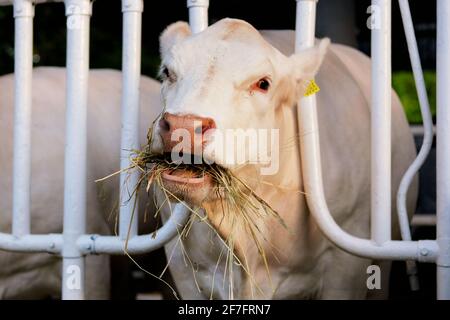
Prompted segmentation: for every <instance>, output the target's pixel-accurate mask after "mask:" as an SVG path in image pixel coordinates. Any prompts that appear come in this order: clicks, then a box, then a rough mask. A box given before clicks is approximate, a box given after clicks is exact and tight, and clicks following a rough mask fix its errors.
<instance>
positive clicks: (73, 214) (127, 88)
mask: <svg viewBox="0 0 450 320" xmlns="http://www.w3.org/2000/svg"><path fill="white" fill-rule="evenodd" d="M316 2H317V0H297V21H296V50H297V51H299V50H303V49H305V48H308V47H311V46H313V44H314V29H315V8H316ZM14 4H15V9H14V15H15V18H16V44H15V46H16V50H15V52H16V53H15V59H16V61H15V69H16V88H15V97H16V100H15V120H14V124H15V129H14V130H15V144H14V166H15V168H17V166H18V165H20V166H22V165H23V166H29V164H30V119H31V67H32V64H31V62H30V61H32V11H31V10H32V3H31V0H16V1H15V2H14ZM65 4H66V15H67V27H68V32H67V33H68V36H67V115H66V117H67V129H66V130H67V132H66V139H67V143H66V159H65V190H64V230H63V234H48V235H30V234H29V224H30V223H29V211H30V209H29V179H30V173H29V172H23V171H22V173H18V171H19V170H17V169H14V170H15V173H14V180H15V182H14V183H15V187H14V188H17V189H21V190H22V188H23V190H25V192H24V193H22V194H21V195H20V196H19V195H15V197H16V198H15V199H14V205H13V233H12V234H4V233H0V248H1V249H3V250H10V251H19V252H49V253H55V254H61V255H62V257H63V292H62V293H63V299H83V298H84V256H85V255H86V254H99V253H107V254H116V253H123V252H124V251H126V252H128V253H130V254H133V253H144V252H148V251H151V250H155V249H157V248H159V247H161V246H163V245H164V244H165V243H167V242H168V241H170V240H171V239H172V238H173V237H174V236H176V235H177V234H178V230H179V227H182V226H183V225H184V224H185V223H186V222H187V220H188V218H189V216H190V213H189V212H188V210H186V209H184V208H183V207H182V205H177V206H176V207H175V210H174V212H173V214H172V215H171V217H170V218H169V220H168V221H167V222H166V223H165V224H164V226H163V227H161V228H160V229H159V230H158V231H157V232H156V233H154V234H153V236H154V237H152V236H149V235H145V236H137V235H136V232H135V231H134V228H136V227H134V226H133V227H131V228H132V230H133V231H132V232H133V235H134V236H133V237H131V238H130V239H129V240H128V241H127V240H125V239H124V237H123V235H124V231H122V234H121V236H120V237H110V236H98V235H86V234H85V224H86V222H85V219H86V144H87V135H86V129H87V128H86V125H87V123H86V115H87V109H86V108H87V89H88V86H87V84H88V70H89V62H88V55H89V20H90V15H91V12H92V11H91V10H92V7H91V2H90V0H66V1H65ZM208 4H209V1H207V0H188V1H187V5H188V8H189V17H190V25H191V30H192V32H193V33H198V32H201V31H202V30H203V29H204V28H206V26H207V8H208ZM373 4H374V5H378V6H379V8H380V9H381V10H380V16H381V19H382V22H381V24H380V26H381V29H380V30H372V35H373V38H372V56H373V57H372V58H373V69H374V70H373V72H372V77H373V81H372V82H373V84H372V85H373V88H372V89H373V92H374V93H375V94H374V95H373V96H376V97H373V102H372V103H373V106H372V154H373V157H372V164H373V162H378V163H377V164H373V166H372V183H373V185H372V199H373V201H372V206H371V207H372V208H371V211H372V224H373V227H372V230H371V233H372V239H361V238H357V237H354V236H352V235H350V234H348V233H347V232H345V231H343V230H342V229H341V228H340V227H339V226H338V225H337V224H336V222H335V221H334V219H333V218H332V216H331V214H330V212H329V209H328V207H327V204H326V200H325V196H324V190H323V182H322V171H321V161H320V146H319V127H318V121H317V112H316V101H315V97H314V96H310V97H304V98H302V99H301V100H300V101H299V106H298V111H299V112H298V113H299V117H298V122H299V128H300V137H301V139H300V140H301V141H300V147H301V150H302V152H301V157H302V166H303V167H302V174H303V179H304V183H305V191H306V194H307V202H308V206H309V208H310V210H311V214H312V215H313V216H314V218H315V220H316V222H317V224H318V226H319V228H320V229H321V230H322V232H323V233H324V235H325V236H326V237H327V238H328V239H329V240H330V241H331V242H333V243H334V244H335V245H337V246H338V247H340V248H341V249H343V250H345V251H347V252H349V253H351V254H355V255H358V256H361V257H367V258H373V259H390V260H418V261H421V262H435V263H436V264H437V279H438V292H437V295H438V298H439V299H450V285H449V284H450V209H449V208H450V168H449V167H448V164H449V163H450V138H449V136H450V106H449V104H450V91H449V90H447V88H448V85H449V84H450V32H449V30H450V20H449V19H448V17H450V2H448V1H447V0H438V10H437V16H438V19H437V21H438V24H437V29H438V35H437V78H438V88H437V92H438V94H437V102H438V117H437V119H438V123H437V137H438V139H437V144H438V147H437V150H438V151H437V152H438V154H437V170H438V175H437V176H438V179H437V191H438V197H437V205H438V210H437V211H438V212H437V220H438V222H437V240H420V241H392V240H391V235H390V218H391V217H390V214H391V213H390V212H391V210H390V209H391V208H390V205H391V204H390V194H391V193H390V166H391V163H390V149H391V145H390V128H391V117H390V90H391V89H390V85H389V84H390V43H389V41H390V14H391V11H390V1H389V0H373ZM16 8H17V9H20V8H24V11H23V9H21V10H16ZM123 12H124V53H123V60H124V61H123V68H124V71H123V72H124V75H123V84H124V89H123V94H124V95H128V94H129V96H127V97H124V98H123V100H122V110H123V114H124V117H125V119H124V120H123V121H124V123H126V126H127V130H128V129H129V132H128V133H126V132H123V133H122V146H131V145H133V143H136V136H137V135H136V131H135V129H136V127H132V125H133V124H135V123H136V114H137V112H138V111H136V109H137V110H138V105H139V96H138V91H136V90H137V88H138V87H139V73H140V71H139V63H137V62H136V61H131V62H130V61H129V60H133V59H140V53H139V52H140V30H139V29H140V17H141V12H142V9H141V1H133V0H128V1H126V0H124V1H123ZM19 35H22V36H23V37H19ZM129 57H132V59H129ZM412 59H414V58H413V57H412ZM20 80H21V81H20ZM19 83H20V85H19ZM126 110H127V111H126ZM129 110H131V112H129ZM374 118H377V119H374ZM20 126H21V128H20ZM304 132H308V134H302V133H304ZM439 137H441V138H439ZM377 151H381V153H384V155H378V154H377V153H376V152H377ZM374 153H375V155H374ZM386 154H388V155H389V156H387V155H386ZM374 160H375V161H374ZM16 171H17V172H16ZM27 181H28V183H26V182H27ZM14 190H16V189H14ZM27 193H28V194H27ZM16 202H17V203H16ZM127 210H128V209H127ZM127 210H125V209H124V216H123V217H121V223H122V225H123V226H125V224H126V223H128V225H129V223H130V219H131V217H130V215H129V211H127ZM123 228H124V227H123ZM127 235H128V231H127ZM126 245H127V248H125V246H126ZM74 276H79V279H78V280H80V281H78V282H77V281H75V282H73V277H74ZM75 284H78V286H74V285H75Z"/></svg>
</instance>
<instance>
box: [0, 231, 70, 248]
mask: <svg viewBox="0 0 450 320" xmlns="http://www.w3.org/2000/svg"><path fill="white" fill-rule="evenodd" d="M61 248H62V235H61V234H45V235H40V234H39V235H37V234H34V235H30V234H29V235H24V236H22V237H16V236H14V235H11V234H5V233H0V249H2V250H6V251H14V252H48V253H60V252H61Z"/></svg>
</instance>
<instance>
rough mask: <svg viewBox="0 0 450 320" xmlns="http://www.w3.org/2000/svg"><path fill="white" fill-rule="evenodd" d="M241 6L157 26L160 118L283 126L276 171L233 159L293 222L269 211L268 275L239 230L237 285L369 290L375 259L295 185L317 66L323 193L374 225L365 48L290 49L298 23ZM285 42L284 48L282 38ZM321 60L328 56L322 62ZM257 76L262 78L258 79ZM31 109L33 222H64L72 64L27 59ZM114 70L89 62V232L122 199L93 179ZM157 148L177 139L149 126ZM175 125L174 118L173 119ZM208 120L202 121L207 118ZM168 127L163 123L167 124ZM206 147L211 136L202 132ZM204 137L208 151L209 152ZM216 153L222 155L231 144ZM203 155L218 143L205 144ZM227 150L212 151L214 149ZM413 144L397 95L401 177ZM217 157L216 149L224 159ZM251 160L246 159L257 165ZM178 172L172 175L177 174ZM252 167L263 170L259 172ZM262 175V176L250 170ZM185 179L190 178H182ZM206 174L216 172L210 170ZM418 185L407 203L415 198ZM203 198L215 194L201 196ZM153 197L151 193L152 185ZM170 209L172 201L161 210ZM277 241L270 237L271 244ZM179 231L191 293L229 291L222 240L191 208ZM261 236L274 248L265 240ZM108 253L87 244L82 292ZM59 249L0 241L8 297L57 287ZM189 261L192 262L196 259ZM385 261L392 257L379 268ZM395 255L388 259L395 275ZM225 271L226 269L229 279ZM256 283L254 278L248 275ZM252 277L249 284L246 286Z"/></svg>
mask: <svg viewBox="0 0 450 320" xmlns="http://www.w3.org/2000/svg"><path fill="white" fill-rule="evenodd" d="M262 34H263V36H264V37H265V40H264V38H263V37H261V36H260V34H259V33H258V32H257V31H256V30H255V29H254V28H253V27H251V26H250V25H248V24H247V23H245V22H243V21H239V20H229V19H226V20H223V21H220V22H218V23H217V24H215V25H213V26H211V27H210V28H208V29H207V30H206V31H204V32H202V33H201V34H198V35H196V36H191V35H190V32H189V28H188V26H187V24H185V23H177V24H174V25H172V26H170V27H169V28H168V29H167V30H166V31H165V32H164V33H163V35H162V37H161V51H162V58H163V62H164V65H165V66H166V69H164V68H163V73H165V74H166V78H167V79H166V80H165V81H164V85H163V102H164V106H165V111H166V113H165V117H164V119H163V120H164V121H160V123H161V125H162V126H163V127H165V128H166V129H167V127H166V126H167V125H169V126H172V127H174V128H185V129H188V131H190V132H192V133H193V134H194V132H195V128H193V127H192V125H191V121H190V120H200V122H201V124H202V127H205V128H206V129H213V128H214V127H215V128H216V129H217V130H221V129H225V128H231V129H234V128H243V129H246V128H267V129H273V128H279V129H280V141H281V145H282V146H284V147H283V148H281V149H280V159H281V164H280V168H279V171H278V173H277V174H276V175H272V176H260V177H258V176H257V175H255V173H258V172H259V171H258V170H255V168H256V167H257V166H247V167H246V168H244V169H239V170H238V168H236V167H233V166H230V168H231V169H233V171H234V172H235V173H236V174H237V175H238V176H239V177H241V178H242V179H246V180H247V181H248V182H249V183H250V184H251V185H252V187H253V188H254V190H255V192H256V193H257V194H259V195H260V196H261V197H262V198H263V199H264V200H266V201H267V202H268V203H269V204H270V205H271V206H272V207H273V208H274V209H276V210H277V211H278V212H279V214H280V215H281V216H282V218H283V219H284V221H285V222H286V224H287V225H288V230H286V229H285V228H283V227H282V226H280V225H279V223H278V222H277V221H263V222H264V225H265V229H264V233H265V237H266V238H267V240H268V241H267V242H264V245H265V246H270V247H271V249H270V250H266V252H267V253H268V261H269V268H270V274H271V278H272V284H269V281H268V280H267V278H268V277H267V272H266V270H265V268H264V266H263V265H262V261H261V259H260V258H259V256H258V254H257V252H256V250H255V247H254V244H253V242H252V241H251V239H250V238H249V236H248V234H246V233H245V232H241V234H240V235H239V236H238V239H239V241H238V243H236V245H237V246H236V252H237V255H241V254H242V253H245V254H246V256H247V258H248V260H249V262H250V263H249V265H250V268H249V269H250V274H251V275H252V277H253V279H254V282H255V283H256V285H255V283H252V281H251V280H250V278H249V277H248V276H247V275H246V274H245V273H243V272H242V270H241V268H240V267H239V266H235V270H234V273H233V281H232V282H233V283H234V287H233V290H232V291H233V296H234V297H235V298H251V297H257V298H362V297H365V295H366V287H365V283H366V272H365V271H366V270H365V268H366V266H367V265H368V264H370V263H371V262H370V261H368V260H365V259H360V258H356V257H353V256H351V255H349V254H347V253H344V252H342V251H341V250H339V249H337V248H335V247H334V246H332V245H331V244H330V243H329V242H328V241H327V240H325V238H324V237H323V236H322V234H321V233H320V231H319V230H318V229H317V226H316V225H315V223H314V221H313V219H312V218H311V216H310V215H309V213H308V208H307V205H306V203H305V198H304V196H303V195H302V194H301V192H299V191H301V190H302V180H301V170H300V158H299V150H298V141H297V140H296V139H295V137H296V136H297V127H296V120H295V119H296V109H295V102H296V101H297V98H298V97H299V96H300V95H301V94H302V91H303V90H302V87H303V82H304V81H305V80H307V79H310V78H311V77H313V76H314V74H315V73H316V71H317V70H318V69H319V66H320V65H321V64H322V66H321V69H320V71H319V73H318V75H317V82H318V83H319V85H320V87H321V92H320V94H318V95H317V99H318V112H319V122H320V128H321V150H322V165H323V171H324V172H323V175H324V181H325V191H326V198H327V201H328V203H329V206H330V209H331V212H332V213H333V215H334V217H335V219H336V220H337V221H338V223H339V224H340V225H341V226H343V227H344V228H345V229H346V230H347V231H349V232H351V233H353V234H355V235H358V236H363V237H367V236H368V234H369V222H368V220H369V183H370V179H369V160H370V158H369V124H370V123H369V112H370V110H369V103H368V101H369V89H370V86H369V79H370V77H369V73H370V66H369V60H368V59H367V57H365V56H364V55H362V54H361V53H358V52H357V51H355V50H353V49H350V48H347V47H344V46H339V45H331V46H330V47H329V48H328V49H327V46H326V42H324V43H323V44H322V45H320V46H319V47H317V48H315V49H313V50H309V51H308V52H304V53H300V54H297V55H292V56H290V57H288V56H289V55H291V54H292V52H293V47H294V40H293V32H292V31H269V32H263V33H262ZM275 48H277V49H278V50H279V51H278V50H277V49H275ZM322 62H323V63H322ZM260 80H261V81H260ZM33 85H34V91H33V123H32V199H31V200H32V207H31V210H32V232H33V233H48V232H61V229H62V211H63V199H62V193H61V190H62V188H63V164H64V128H65V117H64V113H65V112H64V105H65V102H64V93H65V71H64V69H61V68H38V69H35V70H34V73H33ZM120 89H121V79H120V73H119V72H117V71H111V70H97V71H91V72H90V85H89V107H88V108H89V109H88V110H89V112H88V140H89V141H88V160H89V167H88V183H89V185H88V216H89V217H88V224H87V225H88V232H95V233H108V232H109V230H110V228H108V225H107V221H106V219H105V216H108V215H109V213H110V212H111V208H112V207H113V206H114V204H115V203H116V201H117V194H118V190H117V186H118V183H117V180H116V181H114V182H111V183H105V184H104V185H103V186H101V187H99V186H98V185H96V184H95V183H94V180H95V179H96V178H99V177H103V176H106V175H108V174H110V173H112V172H114V171H116V170H117V168H118V166H119V162H118V159H119V149H120V91H121V90H120ZM159 91H160V85H159V84H158V83H157V82H156V81H154V80H151V79H149V78H146V77H142V81H141V113H142V114H141V117H140V119H141V124H140V125H141V139H142V140H141V141H142V144H144V143H145V137H146V131H147V128H148V127H149V125H150V123H151V122H152V120H153V119H155V118H156V117H157V115H158V114H159V113H160V111H161V107H160V95H159ZM0 92H1V94H0V145H2V149H1V152H0V172H1V176H2V179H0V190H1V192H0V231H1V232H9V231H10V224H11V220H10V215H11V210H12V208H11V191H12V190H11V186H12V177H11V173H12V129H13V128H12V115H13V93H12V92H13V76H12V75H7V76H3V77H0ZM155 130H156V132H155V133H156V135H155V137H156V138H155V140H154V143H155V144H154V146H153V147H154V150H155V151H162V150H164V148H165V146H170V143H171V142H170V141H168V140H167V139H165V140H163V139H159V137H160V136H161V137H166V138H167V134H164V132H161V131H160V127H159V126H157V127H156V128H155ZM169 131H170V128H169ZM202 132H203V130H202ZM160 133H161V135H160ZM206 147H207V148H208V147H209V148H210V147H211V145H209V146H208V145H206ZM207 150H208V149H205V155H208V153H207V152H209V151H207ZM222 156H226V154H223V155H222ZM209 157H213V155H212V154H209ZM219 157H220V154H217V158H219ZM413 157H414V145H413V141H412V137H411V134H410V132H409V129H408V126H407V123H406V120H405V117H404V114H403V111H402V108H401V106H400V103H399V101H398V99H397V97H396V96H395V95H393V190H395V189H396V188H397V186H398V184H399V181H400V177H401V175H402V174H403V172H404V171H405V169H406V167H407V165H408V163H409V162H410V161H411V160H412V158H413ZM216 160H218V161H219V160H220V159H216ZM249 172H250V173H249ZM165 177H166V180H165V186H166V187H167V188H168V189H169V190H172V191H173V192H174V193H176V194H177V195H178V196H180V197H184V198H185V199H186V200H187V201H188V202H189V203H190V204H191V205H193V206H195V205H200V204H201V205H202V206H204V207H205V208H206V209H207V215H208V218H209V220H210V221H211V223H212V225H214V226H215V227H216V229H217V230H218V232H219V234H220V235H221V236H222V237H223V238H225V239H226V237H227V224H226V223H224V224H221V223H220V222H219V221H218V219H219V215H220V213H221V211H220V210H219V209H218V208H217V207H216V205H217V202H216V201H215V199H214V197H213V196H212V194H211V187H212V186H211V185H210V184H208V183H204V184H200V185H199V184H197V187H195V186H189V184H187V185H186V184H185V183H183V185H186V187H187V189H185V190H184V191H183V190H182V189H183V188H180V186H179V185H178V186H177V184H176V183H175V181H174V180H177V181H180V179H181V180H183V179H186V178H185V177H183V173H176V172H172V173H170V174H169V173H166V174H165ZM173 178H175V179H173ZM255 178H257V179H255ZM256 180H258V181H259V183H258V182H255V181H256ZM188 181H189V180H188ZM205 181H206V182H208V179H206V180H205ZM415 196H416V187H415V186H414V187H413V188H412V192H411V197H410V200H411V201H410V204H411V206H412V204H413V203H414V201H415ZM205 198H207V199H208V201H203V199H205ZM144 200H145V199H144ZM166 218H167V213H166ZM269 244H270V245H269ZM183 248H184V249H185V251H186V252H187V254H188V256H189V259H188V260H189V262H188V260H184V258H183V254H182V250H181V245H180V243H179V242H178V241H177V240H174V241H172V242H171V243H170V244H169V245H168V246H167V248H166V251H167V253H168V256H169V259H170V269H171V271H172V275H173V277H174V279H175V282H176V286H177V289H178V290H179V292H180V293H181V296H182V297H183V298H209V297H214V298H228V297H229V296H230V295H229V291H228V288H229V283H231V281H229V279H228V277H229V275H228V274H226V272H225V269H226V266H225V262H224V259H222V260H221V262H220V263H219V264H217V260H218V256H219V254H220V251H221V249H222V248H223V245H222V242H221V241H220V239H219V237H218V236H217V235H216V233H215V232H214V231H211V229H210V228H209V227H208V226H207V225H206V223H205V222H197V223H195V224H194V225H193V226H192V229H191V231H190V233H189V235H188V237H186V238H185V239H184V240H183ZM266 249H267V248H266ZM107 265H108V259H107V257H104V256H99V257H89V258H88V266H87V272H88V274H87V278H88V279H87V288H88V292H87V293H88V297H97V298H104V297H107V295H108V288H109V273H108V271H107V270H108V267H107ZM60 267H61V266H60V262H59V260H58V259H57V258H56V257H53V256H51V255H47V254H32V255H30V254H20V253H7V252H0V297H1V298H23V297H29V298H39V297H47V296H53V297H58V296H59V292H60ZM192 268H194V272H193V271H192ZM383 270H384V269H383ZM388 272H389V271H388V269H386V270H385V272H383V275H384V276H387V275H388ZM225 278H227V279H225ZM255 286H256V287H258V289H257V290H254V287H255ZM252 288H253V290H252Z"/></svg>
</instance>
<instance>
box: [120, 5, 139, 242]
mask: <svg viewBox="0 0 450 320" xmlns="http://www.w3.org/2000/svg"><path fill="white" fill-rule="evenodd" d="M143 7H144V3H143V1H142V0H123V1H122V12H123V48H122V138H121V146H120V168H121V169H122V170H124V169H126V168H129V167H130V166H131V165H132V163H131V161H130V156H131V153H132V150H137V149H139V83H140V76H141V28H142V11H143ZM138 179H139V174H138V172H137V171H136V170H135V171H134V172H131V173H128V172H126V171H123V172H122V173H121V174H120V199H121V200H120V201H121V205H120V222H119V236H120V238H121V239H123V240H125V239H128V238H132V237H134V236H135V235H137V230H138V217H137V212H138V206H137V204H138V203H137V194H136V193H134V191H135V188H136V185H137V182H138ZM134 215H136V216H134Z"/></svg>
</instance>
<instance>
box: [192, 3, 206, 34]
mask: <svg viewBox="0 0 450 320" xmlns="http://www.w3.org/2000/svg"><path fill="white" fill-rule="evenodd" d="M187 7H188V8H189V25H190V27H191V31H192V33H199V32H201V31H203V30H204V29H206V28H207V27H208V7H209V0H188V1H187Z"/></svg>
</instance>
